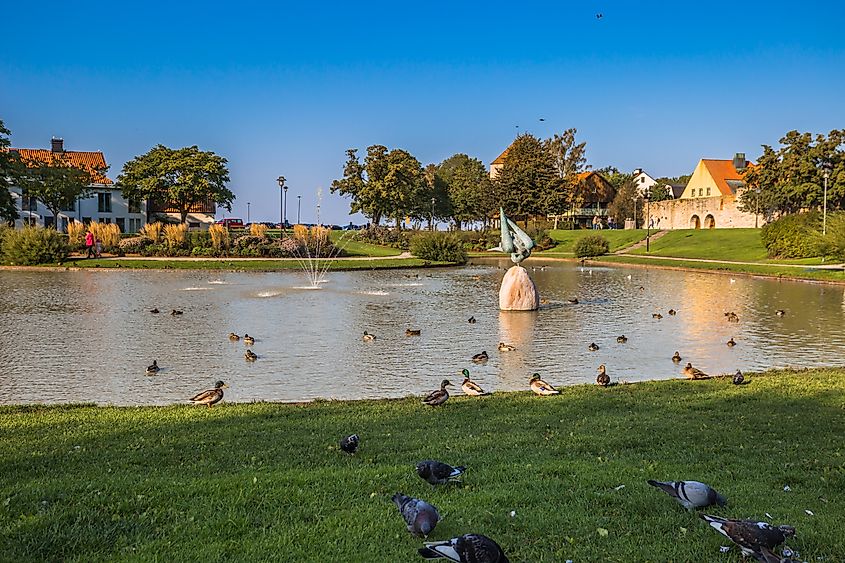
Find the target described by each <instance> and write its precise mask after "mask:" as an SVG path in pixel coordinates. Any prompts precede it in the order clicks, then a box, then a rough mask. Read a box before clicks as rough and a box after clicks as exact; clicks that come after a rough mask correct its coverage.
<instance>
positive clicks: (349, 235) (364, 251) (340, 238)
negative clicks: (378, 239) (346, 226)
mask: <svg viewBox="0 0 845 563" xmlns="http://www.w3.org/2000/svg"><path fill="white" fill-rule="evenodd" d="M331 239H332V242H333V243H335V244H337V245H338V246H340V247H341V248H343V250H344V251H345V252H346V254H347V255H348V256H372V257H374V258H376V257H381V256H398V255H400V254H402V251H401V250H399V249H397V248H391V247H389V246H379V245H377V244H369V243H366V242H361V241H357V240H355V231H332V232H331Z"/></svg>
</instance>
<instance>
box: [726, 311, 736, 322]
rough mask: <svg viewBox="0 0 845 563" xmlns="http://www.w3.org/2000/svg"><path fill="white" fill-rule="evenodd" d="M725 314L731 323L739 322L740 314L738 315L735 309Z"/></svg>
mask: <svg viewBox="0 0 845 563" xmlns="http://www.w3.org/2000/svg"><path fill="white" fill-rule="evenodd" d="M725 316H726V317H727V318H728V322H729V323H738V322H739V316H737V314H736V313H734V312H733V311H729V312H727V313H725Z"/></svg>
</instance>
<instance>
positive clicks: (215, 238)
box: [208, 224, 229, 248]
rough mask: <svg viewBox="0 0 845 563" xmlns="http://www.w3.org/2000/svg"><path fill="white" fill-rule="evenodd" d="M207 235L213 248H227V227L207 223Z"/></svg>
mask: <svg viewBox="0 0 845 563" xmlns="http://www.w3.org/2000/svg"><path fill="white" fill-rule="evenodd" d="M208 236H210V237H211V246H213V247H214V248H229V229H227V228H226V227H224V226H223V225H217V224H214V225H209V227H208Z"/></svg>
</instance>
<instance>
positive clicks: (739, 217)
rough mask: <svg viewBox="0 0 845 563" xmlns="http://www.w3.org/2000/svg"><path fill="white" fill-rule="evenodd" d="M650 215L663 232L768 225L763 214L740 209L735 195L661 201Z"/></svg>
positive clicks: (653, 205) (656, 226)
mask: <svg viewBox="0 0 845 563" xmlns="http://www.w3.org/2000/svg"><path fill="white" fill-rule="evenodd" d="M650 215H651V217H652V219H653V220H654V224H653V227H654V228H660V229H712V228H716V229H737V228H749V227H762V226H763V224H764V223H765V222H766V220H765V218H764V217H763V215H759V216H757V217H755V215H754V214H753V213H743V212H741V211H740V210H739V209H737V207H736V197H735V196H732V195H727V196H725V195H723V196H717V197H700V198H695V199H670V200H666V201H660V202H656V203H652V204H650ZM658 220H659V222H658Z"/></svg>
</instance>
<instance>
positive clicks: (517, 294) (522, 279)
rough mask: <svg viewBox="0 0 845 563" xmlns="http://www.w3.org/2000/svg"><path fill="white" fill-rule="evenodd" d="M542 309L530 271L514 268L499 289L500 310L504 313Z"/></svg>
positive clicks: (520, 267) (506, 275) (507, 274)
mask: <svg viewBox="0 0 845 563" xmlns="http://www.w3.org/2000/svg"><path fill="white" fill-rule="evenodd" d="M539 307H540V294H539V293H538V292H537V286H536V285H534V280H532V279H531V277H530V276H529V275H528V270H526V269H525V268H523V267H522V266H512V267H511V268H510V269H509V270H508V271H507V272H505V277H504V278H503V279H502V287H501V289H499V309H500V310H502V311H536V310H537V309H539Z"/></svg>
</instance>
